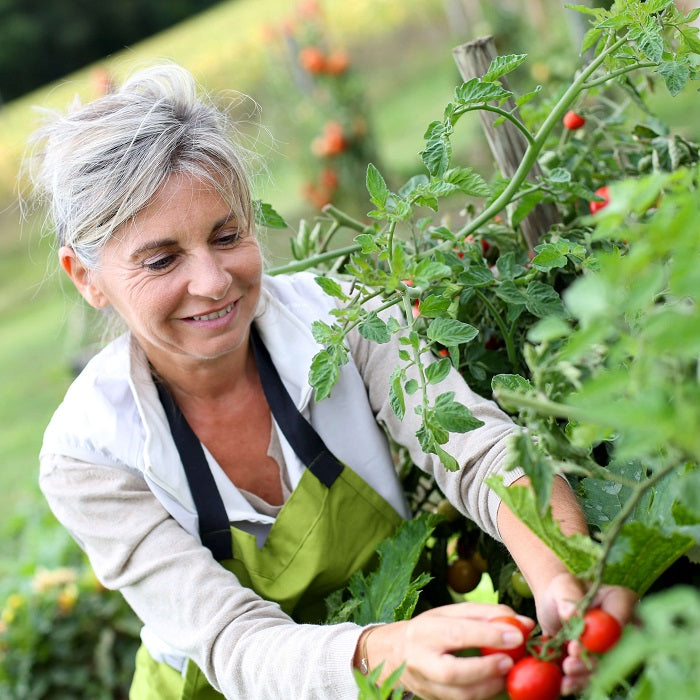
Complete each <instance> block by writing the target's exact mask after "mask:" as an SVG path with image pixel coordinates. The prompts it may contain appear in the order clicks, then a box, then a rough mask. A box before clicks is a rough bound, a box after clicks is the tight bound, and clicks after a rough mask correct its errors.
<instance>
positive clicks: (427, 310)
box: [418, 294, 450, 318]
mask: <svg viewBox="0 0 700 700" xmlns="http://www.w3.org/2000/svg"><path fill="white" fill-rule="evenodd" d="M449 306H450V300H449V299H447V298H446V297H444V296H438V295H437V294H431V295H430V296H428V297H425V299H423V300H422V301H421V302H420V303H419V304H418V311H419V313H420V315H421V316H425V318H435V317H436V316H440V315H441V314H444V313H445V311H447V309H448V308H449Z"/></svg>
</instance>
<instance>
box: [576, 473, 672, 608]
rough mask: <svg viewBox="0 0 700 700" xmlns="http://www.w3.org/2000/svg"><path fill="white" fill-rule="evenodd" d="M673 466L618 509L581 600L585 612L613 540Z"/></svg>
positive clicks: (645, 483)
mask: <svg viewBox="0 0 700 700" xmlns="http://www.w3.org/2000/svg"><path fill="white" fill-rule="evenodd" d="M675 466H676V465H675V464H670V465H668V466H666V467H665V468H663V469H660V470H659V471H658V472H655V473H654V474H652V475H651V476H650V477H649V478H648V479H647V480H646V481H642V482H640V483H638V484H635V486H634V487H633V489H632V495H631V496H630V497H629V498H628V499H627V500H626V501H625V503H624V505H623V506H622V508H621V509H620V512H619V513H618V514H617V515H616V516H615V518H614V519H613V520H612V522H611V523H610V526H609V527H608V529H607V530H606V531H605V536H604V537H603V541H602V550H601V555H600V558H599V559H598V561H597V562H596V566H595V569H594V571H593V582H592V584H591V587H590V588H589V589H588V591H586V595H585V596H584V597H583V598H582V599H581V606H582V609H583V610H586V609H587V608H588V606H589V605H590V604H591V601H592V600H593V599H594V598H595V595H596V593H597V592H598V589H599V588H600V586H601V585H602V583H603V574H604V572H605V565H606V563H607V560H608V557H609V556H610V552H611V551H612V548H613V545H614V544H615V540H616V539H617V537H618V535H619V534H620V532H621V530H622V528H623V526H624V524H625V522H626V521H627V519H628V518H629V517H630V516H631V515H632V513H633V512H634V509H635V508H636V507H637V504H638V503H639V501H640V500H641V499H642V497H643V496H644V494H645V493H646V492H647V491H648V490H649V489H650V488H651V487H652V486H654V485H655V484H657V483H658V482H659V481H661V480H662V479H663V478H664V477H665V476H667V475H668V474H670V473H671V472H672V471H673V470H674V469H675Z"/></svg>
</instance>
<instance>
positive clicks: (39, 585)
mask: <svg viewBox="0 0 700 700" xmlns="http://www.w3.org/2000/svg"><path fill="white" fill-rule="evenodd" d="M77 580H78V573H77V572H76V570H75V569H71V568H69V567H67V566H64V567H61V568H59V569H43V568H40V569H37V572H36V573H35V574H34V578H33V579H32V590H33V591H35V592H36V593H43V592H44V591H46V590H48V589H50V588H57V587H58V586H63V585H65V584H67V583H74V582H75V581H77Z"/></svg>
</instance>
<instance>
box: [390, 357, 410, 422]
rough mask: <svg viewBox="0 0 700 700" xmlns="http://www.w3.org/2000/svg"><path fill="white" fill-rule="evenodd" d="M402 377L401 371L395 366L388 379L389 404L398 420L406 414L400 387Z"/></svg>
mask: <svg viewBox="0 0 700 700" xmlns="http://www.w3.org/2000/svg"><path fill="white" fill-rule="evenodd" d="M403 378H404V374H403V372H402V371H401V369H400V368H398V367H397V368H396V369H395V370H394V371H393V372H392V374H391V380H390V381H389V405H390V406H391V410H392V411H393V412H394V414H395V415H396V417H397V418H398V419H399V420H403V417H404V416H405V415H406V401H405V399H404V395H403V388H402V387H401V383H402V381H403Z"/></svg>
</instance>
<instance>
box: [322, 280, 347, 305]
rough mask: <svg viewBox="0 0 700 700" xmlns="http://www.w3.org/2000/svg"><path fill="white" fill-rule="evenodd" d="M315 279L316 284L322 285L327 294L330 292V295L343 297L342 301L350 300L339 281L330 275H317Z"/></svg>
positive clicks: (338, 297)
mask: <svg viewBox="0 0 700 700" xmlns="http://www.w3.org/2000/svg"><path fill="white" fill-rule="evenodd" d="M314 280H315V282H316V284H317V285H318V286H319V287H321V289H322V290H323V291H324V292H325V293H326V294H328V296H331V297H335V298H336V299H341V300H342V301H347V300H348V296H347V295H346V294H345V292H344V291H343V288H342V287H341V286H340V284H339V283H338V282H336V280H334V279H331V278H330V277H315V278H314Z"/></svg>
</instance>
